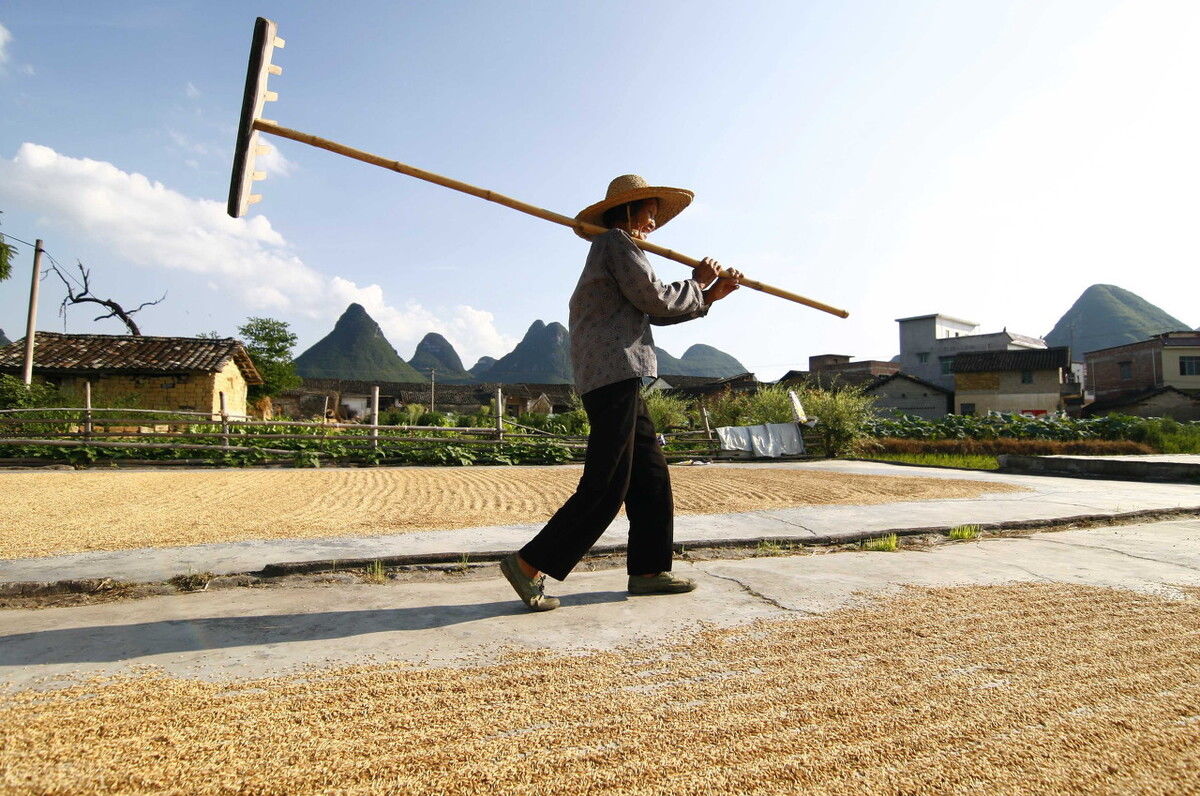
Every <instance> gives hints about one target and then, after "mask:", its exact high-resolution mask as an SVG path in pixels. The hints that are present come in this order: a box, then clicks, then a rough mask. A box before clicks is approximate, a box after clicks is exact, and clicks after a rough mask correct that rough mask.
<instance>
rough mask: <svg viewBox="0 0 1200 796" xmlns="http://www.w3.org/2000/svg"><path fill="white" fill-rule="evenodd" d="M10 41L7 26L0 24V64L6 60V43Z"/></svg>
mask: <svg viewBox="0 0 1200 796" xmlns="http://www.w3.org/2000/svg"><path fill="white" fill-rule="evenodd" d="M10 41H12V34H11V33H9V32H8V28H6V27H4V26H3V25H0V64H4V63H7V62H8V43H9V42H10Z"/></svg>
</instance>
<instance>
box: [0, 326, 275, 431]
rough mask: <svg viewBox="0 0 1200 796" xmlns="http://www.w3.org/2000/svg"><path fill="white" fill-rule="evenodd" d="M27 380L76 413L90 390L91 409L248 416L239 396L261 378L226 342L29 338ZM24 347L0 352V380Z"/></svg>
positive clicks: (234, 344) (14, 367)
mask: <svg viewBox="0 0 1200 796" xmlns="http://www.w3.org/2000/svg"><path fill="white" fill-rule="evenodd" d="M33 340H34V347H33V374H34V377H35V378H37V379H38V380H40V381H43V382H46V383H49V384H54V385H56V386H57V387H58V389H59V390H60V392H61V393H62V394H63V395H64V396H68V397H69V399H70V400H71V401H73V402H74V403H75V405H76V406H82V405H83V403H82V401H83V396H84V391H85V385H86V384H91V391H92V405H93V406H95V407H97V408H107V407H111V406H120V407H127V406H128V407H136V408H139V409H163V410H170V411H181V412H205V413H210V412H211V413H212V414H213V415H214V416H217V415H219V414H220V411H221V397H222V395H224V399H225V410H226V412H227V413H228V414H230V415H238V416H245V415H246V414H247V410H248V407H247V403H246V393H247V390H248V388H249V387H250V386H251V385H256V384H262V383H263V379H262V376H261V375H259V372H258V370H257V369H256V368H255V367H254V363H253V362H252V361H251V360H250V355H249V354H248V353H247V352H246V348H245V347H244V346H243V345H242V344H241V343H240V342H238V341H237V340H234V339H232V338H225V339H218V340H212V339H207V338H196V337H149V336H145V335H112V334H58V333H55V332H37V333H36V334H35V335H34V338H33ZM24 360H25V342H24V340H18V341H17V342H15V343H12V344H11V345H8V346H4V347H3V348H0V373H9V374H15V375H20V374H21V373H22V372H23V369H24Z"/></svg>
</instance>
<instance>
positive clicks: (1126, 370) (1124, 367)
mask: <svg viewBox="0 0 1200 796" xmlns="http://www.w3.org/2000/svg"><path fill="white" fill-rule="evenodd" d="M1117 368H1118V369H1119V370H1120V371H1121V381H1132V380H1133V363H1132V362H1118V363H1117Z"/></svg>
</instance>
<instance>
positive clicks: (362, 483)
mask: <svg viewBox="0 0 1200 796" xmlns="http://www.w3.org/2000/svg"><path fill="white" fill-rule="evenodd" d="M581 472H582V470H581V468H579V467H519V468H518V467H464V468H418V467H407V468H381V469H339V470H222V471H217V472H211V471H208V472H205V471H187V472H95V471H86V472H39V473H12V474H4V475H2V476H0V488H3V490H4V494H5V500H4V501H3V503H2V504H0V558H10V559H11V558H33V557H37V556H48V555H59V554H64V553H78V552H85V551H94V550H128V549H133V548H138V547H175V546H180V545H192V544H205V543H211V542H231V541H242V540H246V539H294V538H301V539H311V538H322V537H331V536H378V535H382V534H395V533H407V532H412V531H422V530H434V529H446V528H469V527H477V526H481V525H510V524H519V523H533V522H544V521H545V520H547V519H548V518H549V517H550V515H551V514H552V513H553V512H554V511H555V509H557V508H558V507H559V506H560V505H561V504H562V502H563V501H564V500H566V498H567V497H568V496H569V495H570V494H571V493H572V492H573V491H574V489H575V485H576V484H577V483H578V481H579V475H580V473H581ZM671 472H672V477H673V480H674V486H675V503H676V511H677V512H678V513H680V514H717V513H726V512H737V511H749V510H753V509H768V508H786V507H793V506H805V505H817V504H829V503H850V504H874V503H888V502H893V501H897V500H930V499H939V498H965V497H975V496H977V495H980V494H982V493H984V492H1008V491H1017V490H1019V488H1018V487H1012V486H1008V485H1004V484H996V483H985V482H980V481H969V480H965V479H944V478H936V479H935V478H912V477H893V476H867V475H850V474H840V473H831V472H817V471H811V470H789V469H782V468H780V469H771V468H735V467H705V468H699V467H697V468H684V467H676V468H672V471H671Z"/></svg>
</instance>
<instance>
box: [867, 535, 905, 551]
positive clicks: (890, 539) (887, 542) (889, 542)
mask: <svg viewBox="0 0 1200 796" xmlns="http://www.w3.org/2000/svg"><path fill="white" fill-rule="evenodd" d="M858 546H859V547H860V548H861V549H863V550H870V551H872V552H876V553H894V552H895V551H896V550H898V549H900V537H898V536H897V535H896V534H894V533H889V534H888V535H887V536H879V537H876V538H875V539H864V540H863V541H861V542H859V543H858Z"/></svg>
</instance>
